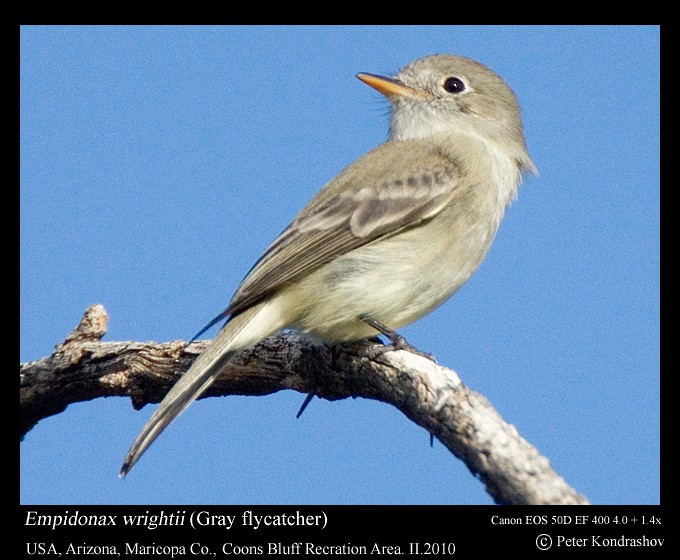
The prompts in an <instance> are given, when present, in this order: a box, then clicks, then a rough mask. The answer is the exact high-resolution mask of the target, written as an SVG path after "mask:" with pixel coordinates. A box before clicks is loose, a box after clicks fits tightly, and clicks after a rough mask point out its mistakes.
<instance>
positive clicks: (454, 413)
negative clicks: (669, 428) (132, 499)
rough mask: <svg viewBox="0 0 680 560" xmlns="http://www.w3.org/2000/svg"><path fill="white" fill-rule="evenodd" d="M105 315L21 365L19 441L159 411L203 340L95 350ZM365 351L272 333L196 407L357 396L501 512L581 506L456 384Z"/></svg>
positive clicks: (444, 373) (91, 313) (409, 359)
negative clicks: (440, 448)
mask: <svg viewBox="0 0 680 560" xmlns="http://www.w3.org/2000/svg"><path fill="white" fill-rule="evenodd" d="M107 324H108V316H107V314H106V311H105V310H104V307H103V306H101V305H93V306H90V307H89V308H88V309H87V310H86V312H85V315H84V317H83V319H82V320H81V322H80V324H79V325H78V327H76V329H74V331H73V332H71V334H69V335H68V337H67V338H66V340H65V341H64V342H63V343H61V344H59V345H58V346H57V347H56V349H55V352H54V354H52V355H51V356H49V357H46V358H42V359H40V360H37V361H34V362H29V363H24V364H21V365H20V402H21V406H20V417H21V418H20V435H21V437H22V438H23V437H24V436H25V435H26V433H27V432H28V431H30V430H31V428H33V427H34V426H35V425H36V424H37V423H38V422H39V421H40V420H42V419H43V418H46V417H48V416H51V415H54V414H58V413H60V412H63V411H64V410H65V409H66V407H67V406H68V405H69V404H72V403H75V402H81V401H86V400H91V399H94V398H98V397H109V396H124V397H130V399H131V400H132V404H133V406H134V407H135V409H140V408H142V407H143V406H144V405H146V404H147V403H155V402H160V400H161V399H162V398H163V396H164V395H165V393H166V392H167V391H168V390H169V389H170V387H171V386H172V385H173V384H174V383H175V381H177V379H178V378H179V376H180V375H181V374H182V373H183V372H184V371H186V370H187V369H188V368H189V366H190V365H191V363H192V362H193V360H194V359H195V358H196V356H198V354H200V353H201V351H202V350H203V349H204V348H205V347H206V346H207V344H208V342H207V341H197V342H194V343H191V344H187V343H186V342H183V341H173V342H167V343H154V342H144V343H142V342H101V338H102V336H103V335H104V334H105V333H106V327H107ZM367 349H368V343H366V342H359V343H355V344H342V345H335V346H330V347H329V346H325V345H319V344H317V343H315V342H313V341H311V340H310V339H308V338H306V337H304V336H301V335H297V334H293V333H285V332H284V333H279V334H277V335H274V336H271V337H269V338H266V339H264V340H263V341H261V342H260V343H258V344H257V345H255V346H254V347H252V348H250V349H247V350H244V351H243V352H241V353H240V354H238V355H237V356H235V358H234V359H233V361H232V363H231V364H230V367H229V368H228V369H227V370H225V372H224V373H223V374H222V375H221V376H220V377H219V378H218V380H217V381H216V382H215V383H214V385H213V386H212V387H211V388H210V389H209V390H208V391H207V392H206V393H205V394H204V396H203V397H202V398H206V397H211V396H218V395H266V394H271V393H274V392H277V391H281V390H284V389H292V390H295V391H300V392H302V393H314V394H315V395H316V396H318V397H320V398H324V399H328V400H337V399H344V398H347V397H364V398H369V399H375V400H379V401H382V402H385V403H388V404H391V405H392V406H395V407H397V408H398V409H399V410H400V411H401V412H402V413H404V414H405V415H406V416H407V417H408V418H410V419H411V420H412V421H413V422H415V423H416V424H418V425H419V426H422V427H423V428H425V429H426V430H427V431H429V432H430V433H431V434H433V435H434V436H435V437H436V438H437V439H439V440H440V441H441V442H442V443H443V444H444V445H445V446H446V447H447V448H448V449H449V450H450V451H451V452H452V453H453V454H454V455H455V456H456V457H458V458H459V459H461V460H462V461H463V462H464V463H465V464H466V465H467V467H468V468H469V469H470V471H471V472H472V473H473V474H474V475H475V476H477V477H478V478H480V479H481V480H482V482H483V483H484V484H485V485H486V488H487V491H488V492H489V493H490V494H491V496H492V497H493V498H494V500H495V501H496V502H497V503H500V504H587V503H588V501H587V500H586V498H585V497H583V496H582V495H580V494H579V493H578V492H576V491H575V490H574V489H572V488H571V487H570V486H569V485H567V483H566V482H565V481H564V479H563V478H562V477H560V476H559V475H558V474H557V473H556V472H555V471H554V470H553V469H552V467H551V466H550V463H549V461H548V460H547V459H546V458H545V457H542V456H541V455H540V454H539V453H538V451H537V450H536V449H535V448H534V447H533V446H532V445H530V444H529V443H528V442H526V441H525V440H524V439H522V437H521V436H520V435H519V433H518V432H517V430H516V428H515V427H514V426H512V425H511V424H508V423H507V422H505V421H504V420H503V419H502V418H501V417H500V415H499V414H498V413H497V412H496V411H495V410H494V408H493V407H492V406H491V404H490V403H489V401H488V400H487V399H486V398H484V397H483V396H482V395H480V394H479V393H476V392H475V391H473V390H472V389H470V388H468V387H466V386H465V385H464V384H463V382H462V381H461V380H460V378H459V377H458V375H457V374H456V373H455V372H454V371H453V370H451V369H447V368H444V367H442V366H440V365H438V364H436V363H434V362H432V361H431V360H428V359H427V358H424V357H422V356H419V355H416V354H413V353H410V352H406V351H404V350H399V351H394V352H386V353H384V354H382V355H380V356H377V357H371V353H370V352H367V351H366V350H367Z"/></svg>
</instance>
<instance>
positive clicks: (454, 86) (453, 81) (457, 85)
mask: <svg viewBox="0 0 680 560" xmlns="http://www.w3.org/2000/svg"><path fill="white" fill-rule="evenodd" d="M444 89H445V90H446V91H448V92H449V93H460V92H461V91H465V83H464V82H463V80H461V79H460V78H456V77H451V78H446V80H445V81H444Z"/></svg>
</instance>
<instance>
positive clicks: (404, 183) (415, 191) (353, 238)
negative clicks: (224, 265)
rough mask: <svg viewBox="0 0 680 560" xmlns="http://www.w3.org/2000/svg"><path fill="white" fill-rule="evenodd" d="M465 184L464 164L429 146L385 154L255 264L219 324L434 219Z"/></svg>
mask: <svg viewBox="0 0 680 560" xmlns="http://www.w3.org/2000/svg"><path fill="white" fill-rule="evenodd" d="M366 160H372V161H366ZM414 170H416V171H414ZM463 176H464V174H463V173H462V169H461V164H460V162H459V161H456V160H452V159H450V158H447V157H445V156H444V155H442V154H441V153H439V152H438V151H437V150H436V148H435V147H434V146H430V144H428V143H425V142H422V141H404V142H388V143H386V144H383V145H381V146H379V147H378V148H376V149H375V150H373V151H371V152H369V153H368V154H366V155H365V156H364V157H362V158H361V159H360V160H357V161H356V162H355V163H354V164H352V165H350V166H349V167H348V168H346V169H345V170H344V171H343V172H342V173H341V174H340V175H338V176H337V177H336V178H335V179H333V180H332V181H331V182H330V183H328V184H327V185H326V186H325V187H324V188H323V189H322V190H321V191H319V193H318V194H317V195H316V196H315V197H314V198H313V199H312V200H311V201H310V202H309V204H307V206H306V207H305V208H303V210H302V211H301V212H300V213H299V214H298V216H297V217H296V218H295V219H294V220H293V222H292V223H291V224H290V225H289V226H288V227H287V228H286V229H285V230H284V231H283V232H282V233H281V234H280V235H279V236H278V237H277V238H276V239H275V240H274V242H273V243H272V244H271V245H270V246H269V248H268V249H267V250H266V251H265V252H264V254H263V255H262V257H260V259H259V260H258V261H257V262H256V263H255V265H254V266H253V268H252V269H251V270H250V272H249V273H248V275H247V276H246V278H245V279H244V280H243V282H242V283H241V286H240V287H239V289H238V290H237V291H236V294H235V295H234V297H233V299H232V301H231V304H230V305H229V307H228V308H227V309H226V310H225V311H224V312H223V313H222V314H221V315H220V316H219V317H218V318H217V319H216V320H215V321H214V322H217V321H218V320H220V319H221V318H224V317H226V316H228V315H235V314H238V313H240V312H241V311H243V310H244V309H247V308H248V307H250V306H251V305H253V304H254V303H256V302H258V301H260V300H261V299H262V298H264V297H266V296H267V295H268V294H269V293H271V292H272V291H273V290H275V289H276V288H278V287H279V286H281V285H283V284H285V283H287V282H291V281H294V280H295V279H296V278H297V277H299V276H301V275H306V274H309V273H310V272H312V271H314V270H316V269H317V268H319V267H320V266H322V265H323V264H325V263H327V262H329V261H331V260H333V259H334V258H336V257H338V256H340V255H343V254H346V253H348V252H349V251H352V250H353V249H356V248H357V247H360V246H362V245H366V244H368V243H371V242H372V241H375V240H376V239H378V238H381V237H385V236H389V235H391V234H393V233H395V232H397V231H399V230H402V229H404V228H407V227H410V226H413V225H415V224H418V223H420V222H422V221H424V220H428V219H430V218H432V217H433V216H435V215H436V214H437V213H438V212H439V211H441V210H442V209H443V208H444V207H445V206H447V205H448V204H449V203H450V202H451V200H452V199H453V198H454V197H455V196H456V195H457V194H459V193H460V192H461V188H460V187H461V184H462V183H463V181H462V177H463ZM376 178H378V179H376ZM462 190H464V189H462ZM214 322H213V323H212V324H214Z"/></svg>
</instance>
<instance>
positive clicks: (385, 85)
mask: <svg viewBox="0 0 680 560" xmlns="http://www.w3.org/2000/svg"><path fill="white" fill-rule="evenodd" d="M357 78H359V79H360V80H361V81H362V82H364V83H365V84H368V85H369V86H371V87H372V88H373V89H376V90H378V91H379V92H380V93H382V94H383V95H385V96H387V97H390V96H392V95H398V96H407V97H413V96H422V95H423V92H421V91H419V90H417V89H414V88H412V87H410V86H407V85H406V84H403V83H401V82H400V81H399V80H395V79H393V78H388V77H386V76H376V75H375V74H367V73H364V72H362V73H360V74H357Z"/></svg>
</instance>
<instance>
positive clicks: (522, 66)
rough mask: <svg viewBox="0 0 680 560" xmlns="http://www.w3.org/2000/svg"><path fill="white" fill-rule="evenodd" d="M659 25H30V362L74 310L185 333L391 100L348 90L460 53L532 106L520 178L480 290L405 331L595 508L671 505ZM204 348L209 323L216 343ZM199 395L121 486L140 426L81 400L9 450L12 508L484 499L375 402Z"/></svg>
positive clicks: (115, 409)
mask: <svg viewBox="0 0 680 560" xmlns="http://www.w3.org/2000/svg"><path fill="white" fill-rule="evenodd" d="M659 35H660V31H659V29H658V28H657V27H651V26H650V27H620V26H614V27H599V26H587V27H569V26H561V27H553V26H545V27H544V26H527V27H524V26H520V27H515V26H509V27H475V26H472V27H471V26H463V27H457V26H456V27H447V26H441V27H426V26H423V27H421V26H406V27H373V26H359V27H314V26H312V27H257V26H255V27H87V26H82V27H68V26H66V27H50V26H48V27H36V26H29V27H23V28H22V29H21V34H20V38H21V53H20V63H21V64H20V66H21V83H20V85H21V101H20V117H21V124H20V146H21V148H20V156H21V163H20V179H21V194H20V197H21V199H20V201H21V226H20V227H21V232H20V235H21V237H20V242H21V308H20V310H21V312H20V319H21V349H20V359H21V361H28V360H33V359H37V358H40V357H43V356H46V355H49V354H50V353H51V352H52V351H53V347H54V345H55V344H57V343H59V342H61V341H62V340H63V339H64V338H65V336H66V335H67V334H68V333H69V332H70V330H71V329H72V328H73V327H74V326H75V325H76V324H77V323H78V321H79V319H80V317H81V316H82V313H83V311H84V310H85V308H86V307H87V306H88V305H90V304H93V303H102V304H103V305H104V306H105V307H106V309H107V311H108V312H109V315H110V323H109V331H108V334H107V336H106V337H105V339H104V340H108V341H115V340H137V341H152V340H153V341H170V340H182V339H183V340H186V339H189V338H191V337H192V336H193V334H194V333H195V332H197V330H198V329H200V328H201V327H202V326H203V325H204V324H205V323H206V322H207V321H208V320H210V319H211V318H212V317H213V316H214V315H215V314H216V313H218V312H219V311H221V310H222V309H223V308H224V307H225V306H226V304H227V303H228V301H229V299H230V298H231V295H232V293H233V291H234V290H235V289H236V287H237V286H238V284H239V282H240V280H241V279H242V278H243V276H244V275H245V273H246V272H247V271H248V270H249V268H250V266H251V265H252V264H253V262H254V261H255V260H256V259H257V257H258V256H259V255H260V253H261V252H262V251H263V250H264V249H265V248H266V246H267V245H268V244H269V243H270V242H271V241H272V240H273V238H274V237H275V236H276V235H277V234H278V233H279V232H280V231H281V230H282V229H283V227H285V226H286V225H287V224H288V223H289V222H290V220H291V219H292V218H293V216H294V215H295V214H296V213H297V211H298V210H299V209H300V208H301V207H302V206H303V204H304V203H305V202H306V201H307V200H308V199H309V198H310V197H311V196H312V195H313V194H314V193H315V192H316V191H317V190H318V189H319V188H320V187H321V186H322V185H323V184H324V183H325V182H326V181H328V180H329V179H331V178H332V177H333V176H334V175H335V174H336V173H337V172H338V171H340V170H341V169H342V168H343V167H344V166H346V165H347V164H349V163H351V162H352V161H353V160H354V159H356V158H357V157H358V156H360V155H361V154H363V153H365V152H367V151H368V150H370V149H371V148H373V147H375V146H376V145H378V144H379V143H380V142H382V141H384V140H385V138H386V131H387V114H388V106H387V104H386V102H385V101H384V100H383V99H382V98H381V96H380V95H379V94H378V93H377V92H375V91H373V90H372V89H371V88H368V87H366V85H364V84H362V83H361V82H360V81H359V80H357V79H356V78H355V77H354V76H355V74H356V73H357V72H371V73H388V74H389V73H393V72H396V71H397V70H398V69H399V68H400V67H402V66H403V65H405V64H407V63H408V62H410V61H412V60H414V59H416V58H419V57H421V56H424V55H428V54H434V53H440V52H448V53H453V54H460V55H465V56H469V57H472V58H475V59H477V60H479V61H481V62H483V63H485V64H487V65H488V66H490V67H491V68H493V69H494V70H495V71H496V72H498V73H499V74H500V75H501V76H503V77H504V78H505V79H506V80H507V81H508V83H509V84H510V85H511V87H512V88H513V89H514V90H515V92H516V93H517V95H518V97H519V99H520V102H521V104H522V108H523V116H524V123H525V131H526V136H527V143H528V146H529V151H530V153H531V155H532V157H533V160H534V162H535V163H536V166H537V167H538V169H539V172H540V176H539V177H537V178H531V179H529V180H528V181H527V182H526V183H525V184H524V185H523V186H522V187H521V189H520V193H519V197H518V199H517V201H516V202H515V203H514V204H513V206H512V207H511V208H510V210H509V211H508V213H507V214H506V218H505V220H504V222H503V224H502V225H501V228H500V231H499V234H498V236H497V238H496V241H495V244H494V246H493V248H492V250H491V252H490V254H489V256H488V257H487V259H486V260H485V262H484V263H483V265H482V266H481V268H480V269H479V271H478V272H477V273H476V274H475V276H474V277H473V278H472V279H471V280H470V281H469V282H468V284H466V285H465V286H464V287H463V288H462V289H461V290H460V291H459V292H458V293H457V294H456V295H455V296H454V297H453V298H452V299H451V300H450V301H448V302H447V303H446V304H445V305H443V306H442V307H441V308H439V309H438V310H436V311H435V312H433V313H432V314H431V315H429V316H427V317H425V318H423V319H421V320H420V321H418V322H417V323H415V324H413V325H411V326H409V327H407V328H405V329H403V331H402V334H404V335H405V336H406V337H407V339H408V340H409V341H410V342H411V343H413V344H414V345H415V346H417V347H419V348H420V349H421V350H423V351H425V352H429V353H432V354H434V355H435V356H436V357H437V359H438V361H439V362H440V363H441V364H443V365H445V366H447V367H450V368H452V369H454V370H456V371H457V372H458V374H459V375H460V376H461V377H462V379H463V380H464V382H465V383H466V384H467V385H469V386H470V387H471V388H473V389H475V390H477V391H479V392H481V393H483V394H484V395H485V396H487V398H489V400H490V401H491V402H492V403H493V405H494V406H495V407H496V408H497V409H498V411H499V412H500V413H501V415H502V416H503V417H504V418H505V419H506V420H507V421H508V422H511V423H512V424H514V425H515V426H516V427H517V429H518V430H519V432H520V433H521V434H522V435H523V436H524V437H525V438H526V439H527V440H528V441H530V442H531V443H532V444H533V445H535V446H536V447H537V448H538V450H539V451H540V452H541V453H542V454H544V455H545V456H546V457H548V458H549V459H550V461H551V463H552V465H553V466H554V467H555V469H556V470H557V471H558V472H559V473H560V474H561V475H562V476H563V477H564V478H565V479H566V480H567V482H569V483H570V484H571V485H572V486H574V487H575V488H576V489H577V490H579V491H580V492H582V493H583V494H585V495H586V496H587V497H588V498H589V499H590V500H591V501H592V502H594V503H600V504H654V503H658V502H659V499H660V480H659V478H660V477H659V453H660V451H659V450H660V436H659V431H660V426H659V422H660V420H659V415H660V414H659V400H660V380H659V374H660V365H659V311H660V306H659V266H660V253H659V230H660V219H659V191H660V185H659V181H660V179H659V52H660V38H659ZM213 332H214V331H213ZM302 399H303V396H302V395H301V394H299V393H295V392H281V393H278V394H275V395H271V396H267V397H224V398H213V399H206V400H202V401H199V402H197V403H195V404H194V405H193V406H192V407H191V408H190V409H189V410H188V411H187V412H186V413H185V414H184V415H183V416H182V417H181V418H180V419H179V420H178V421H177V422H176V423H175V424H173V425H172V426H171V427H170V428H169V429H168V430H167V431H166V432H165V433H164V434H163V435H162V436H161V437H160V438H159V439H158V440H157V442H156V443H155V444H154V445H153V446H152V447H151V448H150V449H149V451H148V452H147V453H146V455H145V456H144V457H143V458H142V459H141V461H140V462H139V464H138V465H137V466H136V467H135V469H134V470H133V472H132V473H131V474H130V475H129V476H128V478H127V479H125V480H120V479H119V478H118V476H117V473H118V469H119V467H120V464H121V462H122V459H123V456H124V454H125V452H126V451H127V449H128V447H129V445H130V443H131V442H132V440H133V439H134V437H135V436H136V434H137V433H138V431H139V430H140V428H141V427H142V425H143V424H144V422H145V421H146V419H147V418H148V417H149V415H150V414H151V412H152V411H153V408H154V406H155V405H154V406H147V407H145V408H144V409H143V410H142V411H141V412H136V411H134V410H133V408H132V406H131V404H130V401H129V400H128V399H123V398H109V399H98V400H95V401H92V402H88V403H82V404H78V405H74V406H71V407H69V408H68V409H67V410H66V411H65V412H64V413H62V414H60V415H58V416H55V417H52V418H49V419H46V420H44V421H42V422H41V423H40V424H39V425H38V426H37V427H35V428H34V429H33V430H32V431H31V432H30V433H29V434H28V435H27V437H26V439H25V440H24V441H23V442H22V443H21V445H20V456H21V466H20V474H21V483H20V498H21V502H22V503H25V504H51V503H59V504H78V503H80V504H89V503H92V504H133V503H134V504H137V503H139V504H144V503H153V504H213V503H214V504H266V503H274V504H294V503H297V504H365V503H376V504H488V503H491V499H490V498H489V496H488V495H487V494H486V492H485V490H484V488H483V486H482V484H481V483H480V482H479V481H477V480H476V479H475V478H474V477H473V476H472V475H471V474H470V473H469V471H468V470H467V468H466V467H465V466H464V465H463V464H462V463H461V462H460V461H458V460H457V459H456V458H455V457H453V456H452V455H451V454H450V453H449V452H448V451H447V450H446V448H444V447H443V446H442V445H441V444H437V443H436V444H435V446H434V447H433V448H430V446H429V440H428V435H427V433H426V432H425V431H424V430H423V429H421V428H419V427H417V426H415V425H414V424H412V423H411V422H410V421H409V420H408V419H406V418H405V417H404V416H403V415H402V414H401V413H399V412H398V411H396V410H395V409H394V408H391V407H389V406H387V405H385V404H382V403H378V402H374V401H368V400H364V399H347V400H343V401H337V402H328V401H322V400H319V399H315V400H314V401H313V402H312V404H311V405H310V407H309V408H308V409H307V411H306V412H305V414H304V415H303V416H302V417H301V418H300V419H299V420H296V419H295V413H296V411H297V409H298V407H299V405H300V403H301V401H302Z"/></svg>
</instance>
